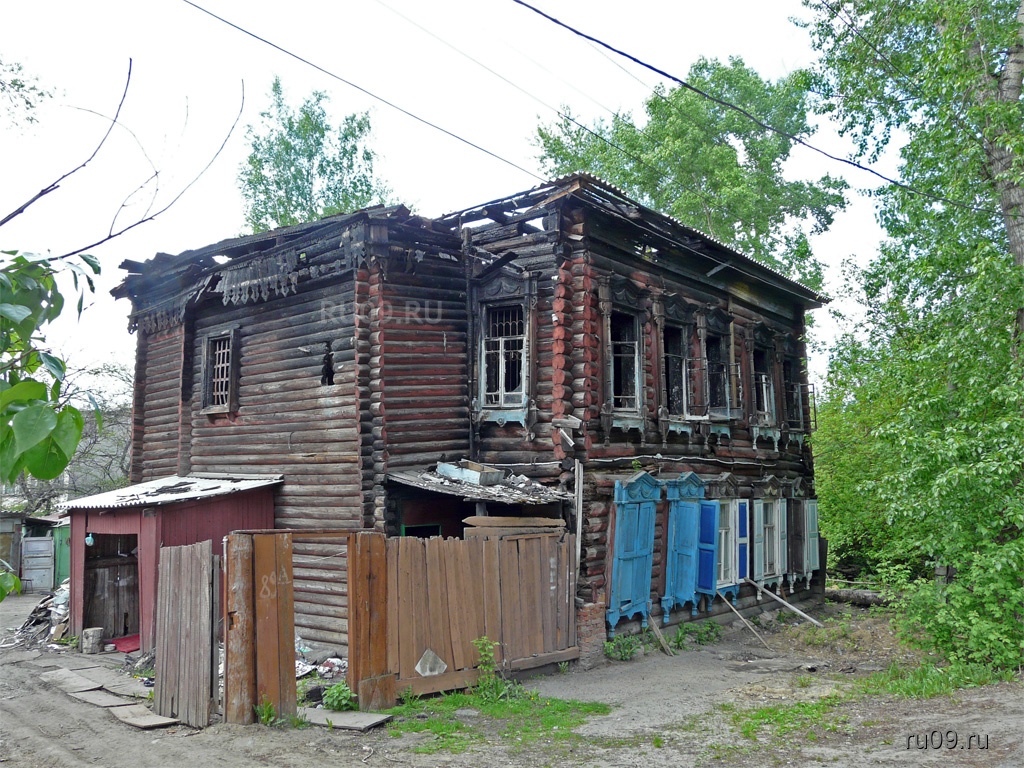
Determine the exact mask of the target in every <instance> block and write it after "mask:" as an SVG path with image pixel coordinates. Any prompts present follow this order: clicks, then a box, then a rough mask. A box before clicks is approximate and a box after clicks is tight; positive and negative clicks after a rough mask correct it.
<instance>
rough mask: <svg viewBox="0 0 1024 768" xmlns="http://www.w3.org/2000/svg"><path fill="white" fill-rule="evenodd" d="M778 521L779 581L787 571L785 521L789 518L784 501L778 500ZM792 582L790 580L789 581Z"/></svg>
mask: <svg viewBox="0 0 1024 768" xmlns="http://www.w3.org/2000/svg"><path fill="white" fill-rule="evenodd" d="M778 507H779V512H778V515H777V517H778V519H779V578H780V579H781V578H782V577H783V576H785V575H786V571H787V570H789V565H788V561H789V546H788V545H789V540H788V538H787V537H786V520H787V519H788V518H789V514H788V512H789V510H788V509H787V507H786V500H785V499H779V500H778ZM790 582H792V579H790Z"/></svg>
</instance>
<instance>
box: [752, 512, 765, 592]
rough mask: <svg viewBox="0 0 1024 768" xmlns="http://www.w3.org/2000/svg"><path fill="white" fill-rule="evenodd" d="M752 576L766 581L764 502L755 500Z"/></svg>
mask: <svg viewBox="0 0 1024 768" xmlns="http://www.w3.org/2000/svg"><path fill="white" fill-rule="evenodd" d="M752 578H753V579H754V581H756V582H758V583H760V582H762V581H764V502H763V501H761V500H760V499H757V500H756V501H755V502H754V573H753V576H752Z"/></svg>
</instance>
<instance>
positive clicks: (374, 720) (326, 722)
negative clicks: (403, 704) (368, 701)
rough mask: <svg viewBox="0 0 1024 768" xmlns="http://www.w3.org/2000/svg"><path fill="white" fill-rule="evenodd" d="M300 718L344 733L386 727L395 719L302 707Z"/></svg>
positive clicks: (372, 713) (377, 714)
mask: <svg viewBox="0 0 1024 768" xmlns="http://www.w3.org/2000/svg"><path fill="white" fill-rule="evenodd" d="M299 716H300V717H302V718H305V720H306V722H308V723H312V724H313V725H322V726H325V727H327V728H337V729H340V730H343V731H362V732H363V733H366V732H367V731H368V730H370V729H371V728H376V727H377V726H378V725H384V724H385V723H387V722H388V721H389V720H391V719H392V717H394V716H393V715H382V714H379V713H376V712H332V711H331V710H329V709H312V708H310V707H301V708H300V709H299Z"/></svg>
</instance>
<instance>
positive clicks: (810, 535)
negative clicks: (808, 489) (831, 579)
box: [804, 499, 821, 573]
mask: <svg viewBox="0 0 1024 768" xmlns="http://www.w3.org/2000/svg"><path fill="white" fill-rule="evenodd" d="M804 507H805V509H806V513H807V525H806V527H805V531H806V534H805V535H806V541H807V556H806V558H805V559H804V562H805V563H806V564H807V565H806V568H807V572H808V573H810V572H811V571H816V570H818V568H820V567H821V564H820V563H819V562H818V500H817V499H809V500H807V501H806V502H804Z"/></svg>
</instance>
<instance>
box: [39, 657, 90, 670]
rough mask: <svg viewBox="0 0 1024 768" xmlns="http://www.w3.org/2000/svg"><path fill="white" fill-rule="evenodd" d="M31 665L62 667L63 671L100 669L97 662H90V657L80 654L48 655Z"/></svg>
mask: <svg viewBox="0 0 1024 768" xmlns="http://www.w3.org/2000/svg"><path fill="white" fill-rule="evenodd" d="M29 663H30V664H33V665H35V666H37V667H60V668H61V669H93V668H94V667H98V666H99V664H97V663H96V662H95V661H89V660H88V657H84V658H83V657H82V656H81V655H79V654H75V655H73V656H72V655H70V654H58V653H47V654H45V655H43V656H40V657H39V658H38V659H35V660H33V661H31V662H29Z"/></svg>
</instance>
